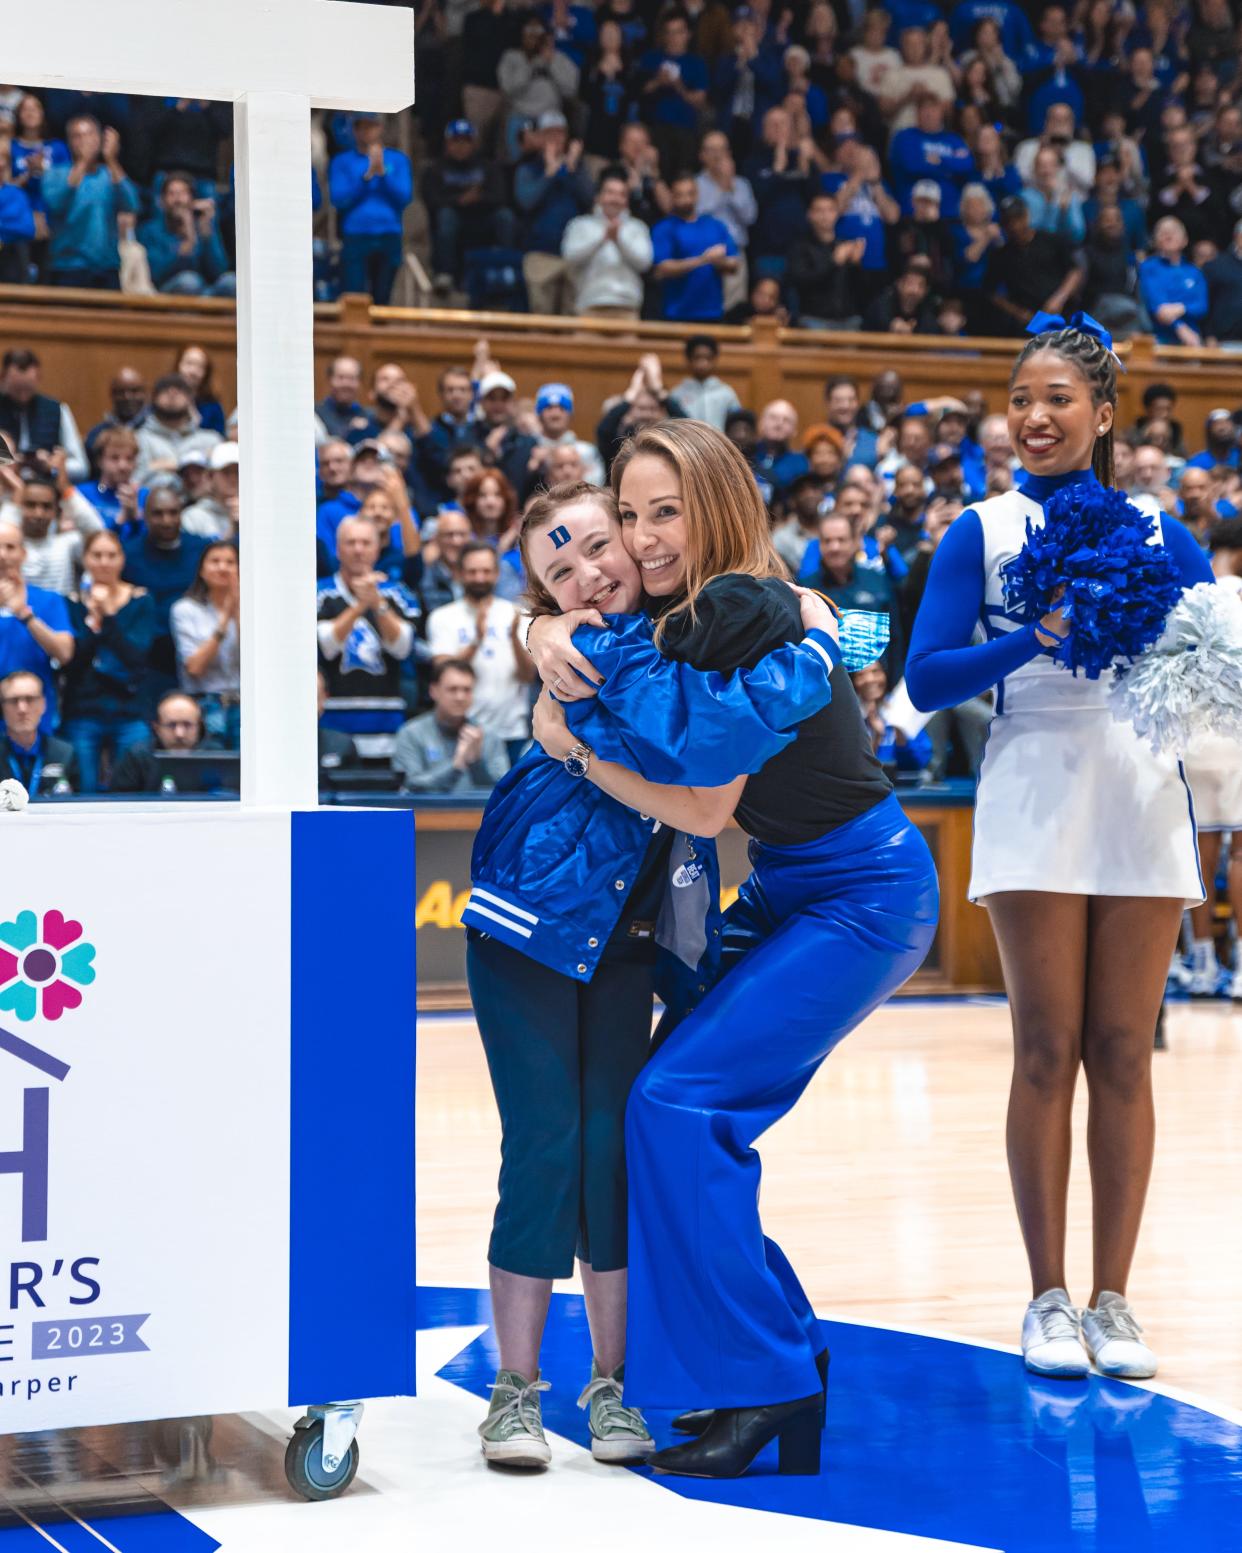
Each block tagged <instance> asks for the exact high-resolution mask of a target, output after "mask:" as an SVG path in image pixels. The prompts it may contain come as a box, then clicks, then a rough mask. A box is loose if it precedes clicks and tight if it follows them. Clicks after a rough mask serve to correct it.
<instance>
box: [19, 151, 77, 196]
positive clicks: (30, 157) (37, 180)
mask: <svg viewBox="0 0 1242 1553" xmlns="http://www.w3.org/2000/svg"><path fill="white" fill-rule="evenodd" d="M44 154H46V156H47V165H48V166H49V167H69V166H71V165H72V162H73V158H72V157H71V156H70V155H69V147H68V146H67V145H66V144H65V142H64V141H63V140H45V141H43V143H42V144H41V145H37V146H24V145H22V143H21V141H20V140H15V141H13V143H12V149H11V151H10V155H11V157H12V159H13V177H14V178H20V177H21V176H22V174H23V173H24V172H26V171H27V169H28V168H29V167H30V164H31V163H32V162H34V161H35V160H36V159H38V161H39V166H40V171H39V172H38V173H31V174H30V176H29V177H28V178H27V179H26V182H25V183H24V184H23V185H22V187H23V188H24V189H25V191H26V193H27V194H28V195H29V197H30V204H31V207H32V208H33V209H34V210H44V211H45V210H46V209H47V206H46V205H45V204H44V203H43V172H42V164H43V157H44Z"/></svg>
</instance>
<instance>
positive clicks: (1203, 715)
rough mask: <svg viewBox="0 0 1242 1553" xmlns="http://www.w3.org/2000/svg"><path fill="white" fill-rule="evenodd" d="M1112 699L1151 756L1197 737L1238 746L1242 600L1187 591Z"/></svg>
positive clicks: (1210, 586) (1212, 589) (1241, 732)
mask: <svg viewBox="0 0 1242 1553" xmlns="http://www.w3.org/2000/svg"><path fill="white" fill-rule="evenodd" d="M1110 699H1111V705H1112V712H1113V716H1114V717H1115V718H1117V719H1118V721H1119V722H1128V723H1133V725H1134V730H1135V732H1136V733H1137V734H1138V735H1139V736H1140V737H1141V738H1144V739H1146V740H1147V741H1148V743H1149V744H1150V745H1151V747H1152V749H1154V750H1155V751H1156V752H1157V753H1159V752H1160V751H1162V750H1174V751H1177V752H1182V751H1185V750H1186V749H1187V748H1188V747H1189V746H1190V743H1191V741H1192V740H1193V739H1194V738H1195V737H1196V736H1197V735H1199V734H1203V733H1213V734H1218V735H1221V736H1223V737H1224V738H1227V739H1237V740H1242V598H1240V597H1239V595H1238V594H1237V593H1235V592H1233V591H1232V590H1231V589H1229V588H1223V587H1220V586H1218V585H1217V584H1216V583H1214V582H1200V583H1196V584H1195V586H1194V587H1193V588H1189V589H1187V591H1186V592H1185V593H1184V594H1183V595H1182V597H1181V601H1180V602H1179V603H1178V604H1177V605H1176V606H1175V607H1174V608H1173V610H1172V612H1171V614H1170V615H1169V618H1168V621H1167V623H1166V625H1165V628H1164V631H1163V633H1162V635H1161V636H1160V639H1159V640H1158V641H1157V642H1156V644H1155V645H1154V646H1153V647H1152V648H1150V649H1149V651H1147V652H1145V653H1144V654H1143V655H1142V656H1141V657H1140V658H1139V660H1138V661H1137V663H1134V664H1133V665H1131V666H1130V667H1129V668H1123V669H1120V670H1119V671H1118V674H1117V678H1116V680H1115V682H1114V684H1113V688H1112V691H1111V697H1110Z"/></svg>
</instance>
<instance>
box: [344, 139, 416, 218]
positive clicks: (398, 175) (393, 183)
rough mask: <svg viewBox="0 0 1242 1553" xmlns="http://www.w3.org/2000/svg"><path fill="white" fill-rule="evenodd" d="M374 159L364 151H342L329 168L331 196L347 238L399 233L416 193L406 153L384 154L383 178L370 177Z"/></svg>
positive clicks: (388, 152) (386, 152)
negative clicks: (406, 211)
mask: <svg viewBox="0 0 1242 1553" xmlns="http://www.w3.org/2000/svg"><path fill="white" fill-rule="evenodd" d="M370 165H371V159H370V157H368V156H364V155H363V153H362V152H361V151H342V152H341V154H340V155H339V156H334V157H333V158H332V162H331V164H330V166H329V168H328V193H329V194H330V196H331V198H332V203H333V204H334V205H335V206H336V208H337V210H338V211H339V212H340V216H341V231H342V233H343V234H344V235H345V236H346V237H374V236H377V235H379V234H380V233H384V232H400V231H401V221H402V216H403V215H404V213H405V207H406V206H407V205H408V204H409V203H410V200H411V198H412V197H413V194H414V175H413V173H412V172H411V170H410V159H409V157H408V156H406V154H405V152H404V151H389V150H386V151H385V152H384V171H383V174H382V176H380V177H376V178H367V177H366V176H365V175H366V172H367V169H368V168H369V167H370Z"/></svg>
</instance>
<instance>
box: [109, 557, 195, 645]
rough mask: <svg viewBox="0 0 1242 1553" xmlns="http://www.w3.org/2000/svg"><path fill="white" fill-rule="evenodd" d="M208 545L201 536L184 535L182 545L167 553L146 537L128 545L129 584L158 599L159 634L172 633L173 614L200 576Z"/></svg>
mask: <svg viewBox="0 0 1242 1553" xmlns="http://www.w3.org/2000/svg"><path fill="white" fill-rule="evenodd" d="M208 543H209V541H208V540H206V539H204V538H203V537H202V536H201V535H200V534H182V536H181V542H180V544H178V545H176V546H175V547H174V548H173V549H171V550H165V549H162V548H161V547H160V546H159V545H153V544H152V543H151V539H150V536H149V535H143V537H142V538H141V539H131V540H130V541H129V543H128V544H127V545H126V546H125V571H124V577H125V581H126V582H132V583H133V584H134V586H135V587H136V588H145V589H146V590H147V592H148V593H149V594H150V595H151V597H152V598H153V599H154V600H155V629H156V633H157V634H158V635H164V636H166V635H167V634H168V629H169V626H168V617H169V612H170V611H171V609H172V607H173V605H174V604H175V603H176V602H177V600H178V599H179V598H180V597H181V596H182V594H183V593H184V592H185V591H186V589H187V588H188V587H189V586H190V584H191V583H192V582H193V581H194V578H195V577H196V576H197V575H198V563H199V561H200V560H201V559H202V555H203V551H204V550H206V548H207V545H208Z"/></svg>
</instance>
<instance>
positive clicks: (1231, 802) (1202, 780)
mask: <svg viewBox="0 0 1242 1553" xmlns="http://www.w3.org/2000/svg"><path fill="white" fill-rule="evenodd" d="M1186 776H1187V778H1188V779H1189V782H1190V790H1191V792H1192V793H1193V794H1194V795H1195V819H1196V820H1197V821H1198V824H1199V829H1200V830H1234V831H1242V744H1238V743H1237V741H1236V740H1234V739H1224V738H1221V737H1220V735H1219V734H1204V735H1203V736H1202V737H1201V738H1198V739H1196V740H1195V742H1194V743H1193V744H1192V745H1191V747H1190V749H1189V750H1188V751H1187V752H1186Z"/></svg>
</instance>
